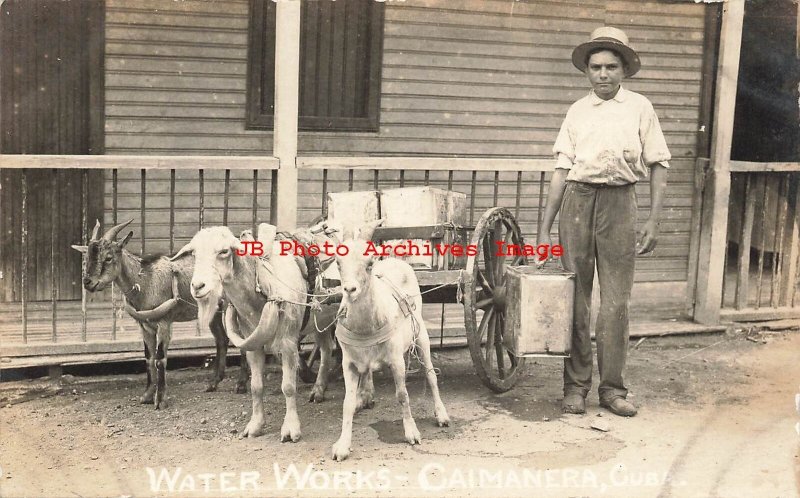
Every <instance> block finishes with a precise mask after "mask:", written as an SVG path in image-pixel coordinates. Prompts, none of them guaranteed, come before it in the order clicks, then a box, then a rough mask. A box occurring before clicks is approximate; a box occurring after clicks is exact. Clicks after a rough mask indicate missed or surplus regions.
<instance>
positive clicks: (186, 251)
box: [169, 242, 194, 261]
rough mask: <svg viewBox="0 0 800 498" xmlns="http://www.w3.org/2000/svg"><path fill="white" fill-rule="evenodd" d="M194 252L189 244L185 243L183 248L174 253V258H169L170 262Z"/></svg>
mask: <svg viewBox="0 0 800 498" xmlns="http://www.w3.org/2000/svg"><path fill="white" fill-rule="evenodd" d="M192 252H194V246H193V245H192V243H191V242H189V243H187V244H186V245H185V246H183V247H181V248H180V250H179V251H178V252H176V253H175V256H172V257H171V258H169V260H170V261H175V260H176V259H178V258H180V257H182V256H184V255H185V254H189V253H192Z"/></svg>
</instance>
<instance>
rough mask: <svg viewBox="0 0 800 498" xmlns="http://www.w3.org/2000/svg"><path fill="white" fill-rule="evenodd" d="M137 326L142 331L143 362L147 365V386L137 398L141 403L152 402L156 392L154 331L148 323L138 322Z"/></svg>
mask: <svg viewBox="0 0 800 498" xmlns="http://www.w3.org/2000/svg"><path fill="white" fill-rule="evenodd" d="M139 328H140V329H141V331H142V340H143V341H144V356H145V364H146V366H147V388H146V389H145V391H144V394H142V397H141V398H139V402H140V403H142V404H148V405H149V404H150V403H152V402H153V396H154V395H155V393H156V380H157V379H158V375H157V373H156V358H155V356H156V331H155V330H153V329H152V327H151V326H150V325H145V324H143V323H139Z"/></svg>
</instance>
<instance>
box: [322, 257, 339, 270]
mask: <svg viewBox="0 0 800 498" xmlns="http://www.w3.org/2000/svg"><path fill="white" fill-rule="evenodd" d="M334 262H336V258H333V257H331V258H328V259H322V258H319V271H320V273H322V272H324V271H325V270H327V269H328V268H330V266H331V265H332V264H333V263H334Z"/></svg>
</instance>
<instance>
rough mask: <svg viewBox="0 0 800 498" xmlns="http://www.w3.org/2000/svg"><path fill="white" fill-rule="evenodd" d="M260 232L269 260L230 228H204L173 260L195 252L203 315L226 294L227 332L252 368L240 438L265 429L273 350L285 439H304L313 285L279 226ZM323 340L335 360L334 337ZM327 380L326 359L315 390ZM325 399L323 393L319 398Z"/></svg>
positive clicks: (195, 288) (195, 284)
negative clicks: (284, 245)
mask: <svg viewBox="0 0 800 498" xmlns="http://www.w3.org/2000/svg"><path fill="white" fill-rule="evenodd" d="M265 234H266V235H265ZM258 235H259V240H260V241H261V242H262V243H263V244H264V247H263V249H264V253H265V255H266V256H267V257H266V258H265V259H264V260H263V261H262V260H260V259H259V258H258V257H255V256H250V255H246V254H245V247H244V245H243V244H242V242H241V241H240V240H239V239H237V238H236V237H235V236H234V235H233V233H232V232H231V231H230V230H229V229H228V228H227V227H210V228H204V229H203V230H200V231H199V232H197V234H195V236H194V237H193V238H192V240H191V241H190V242H189V243H188V244H186V245H185V246H184V247H183V248H182V249H181V250H180V251H178V253H177V254H176V255H175V256H174V257H173V259H177V258H180V257H181V256H182V255H184V254H188V253H193V254H194V257H195V266H194V274H193V276H192V281H191V292H192V296H194V298H195V300H196V301H197V303H198V306H199V308H200V311H199V313H200V315H201V316H204V315H207V314H208V313H209V311H208V308H213V307H214V306H215V303H216V302H217V301H218V300H219V298H220V297H224V299H225V300H226V301H227V302H228V307H227V309H226V310H225V327H226V332H227V334H228V337H229V338H230V339H231V342H233V344H234V345H235V346H237V347H239V348H240V349H241V350H242V351H245V354H246V356H247V362H248V364H249V365H250V369H251V372H252V375H251V376H250V393H251V396H252V404H253V410H252V414H251V417H250V420H249V422H248V423H247V425H246V427H245V428H244V430H243V431H242V432H241V433H240V437H245V436H247V437H257V436H260V435H262V434H263V433H264V422H265V416H264V400H263V391H264V385H263V373H264V363H265V353H266V352H267V351H268V350H272V351H274V352H276V353H278V354H280V356H281V365H282V373H283V378H282V381H281V390H282V391H283V395H284V397H285V398H286V415H285V417H284V421H283V424H282V426H281V442H283V441H288V440H291V441H298V440H299V439H300V436H301V430H300V420H299V417H298V416H297V402H296V392H297V369H298V363H299V356H298V351H297V344H298V341H299V338H300V329H301V327H302V322H303V315H304V313H305V309H304V303H305V300H306V291H307V288H308V287H307V283H306V280H305V279H304V277H303V274H302V271H301V267H300V266H299V264H298V262H297V261H296V260H295V258H294V257H293V256H291V255H280V252H279V251H278V248H277V245H276V244H272V241H273V239H274V236H275V229H274V227H272V226H271V225H267V224H263V223H262V224H261V225H259V234H258ZM267 296H269V297H267ZM243 326H244V327H246V328H247V330H251V331H252V333H251V334H250V335H249V336H247V338H246V339H242V337H241V336H240V335H239V334H238V331H239V329H240V327H243ZM317 339H318V340H322V344H320V349H321V350H322V354H323V356H325V357H327V358H330V350H331V349H332V346H333V344H332V341H331V343H328V341H327V340H326V334H318V335H317ZM326 364H327V363H326ZM326 379H327V367H326V366H324V365H323V363H320V369H319V373H318V376H317V384H315V386H314V390H315V392H316V390H318V389H323V390H324V382H325V380H326ZM321 399H322V392H320V393H319V399H317V400H321ZM313 400H315V399H314V394H313V393H312V401H313Z"/></svg>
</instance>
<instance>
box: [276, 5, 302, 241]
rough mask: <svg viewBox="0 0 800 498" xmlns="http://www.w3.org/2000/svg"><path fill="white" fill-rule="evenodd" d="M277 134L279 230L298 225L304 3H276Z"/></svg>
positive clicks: (277, 215) (277, 207)
mask: <svg viewBox="0 0 800 498" xmlns="http://www.w3.org/2000/svg"><path fill="white" fill-rule="evenodd" d="M276 9H277V10H276V18H275V27H276V28H275V132H274V135H273V147H272V151H273V152H272V153H273V155H274V156H275V157H276V158H278V161H279V163H280V167H279V169H278V175H277V177H278V178H277V185H276V186H275V188H274V189H273V195H277V196H279V197H280V199H279V202H274V203H273V205H274V206H275V210H274V211H273V212H272V213H270V217H271V218H272V223H273V224H275V225H277V227H278V229H279V230H288V229H293V228H294V227H295V226H297V164H296V159H297V117H298V102H299V93H300V88H299V81H300V1H299V0H288V1H283V2H278V3H277V4H276Z"/></svg>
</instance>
